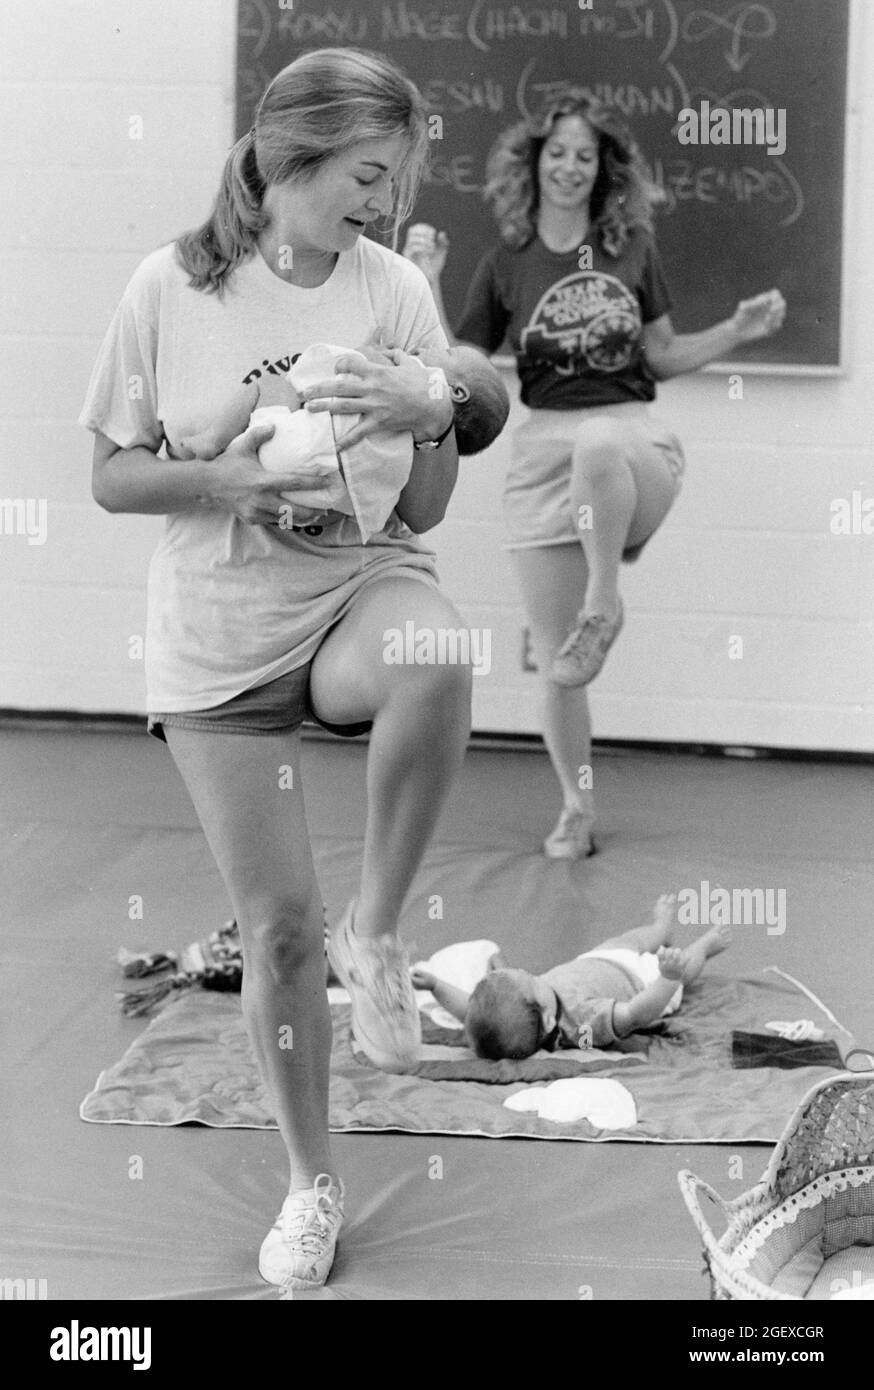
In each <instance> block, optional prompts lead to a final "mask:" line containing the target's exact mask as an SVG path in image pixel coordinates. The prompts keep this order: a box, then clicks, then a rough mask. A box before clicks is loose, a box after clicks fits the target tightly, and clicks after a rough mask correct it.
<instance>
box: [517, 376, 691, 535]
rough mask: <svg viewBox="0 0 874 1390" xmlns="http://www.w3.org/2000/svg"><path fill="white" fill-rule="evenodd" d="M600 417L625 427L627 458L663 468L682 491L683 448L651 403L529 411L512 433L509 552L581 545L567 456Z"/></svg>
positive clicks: (630, 402)
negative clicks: (657, 464)
mask: <svg viewBox="0 0 874 1390" xmlns="http://www.w3.org/2000/svg"><path fill="white" fill-rule="evenodd" d="M604 418H609V419H614V420H618V421H621V422H622V423H623V424H624V425H625V426H626V429H627V448H628V453H629V457H630V458H633V459H635V460H646V459H651V460H653V461H655V462H658V463H663V464H667V466H668V468H669V469H670V472H671V477H672V478H673V481H674V489H675V492H677V493H678V492H679V491H680V487H681V484H682V480H683V473H684V471H685V467H686V460H685V456H684V454H683V446H682V445H681V443H680V441H679V439H678V438H677V436H676V434H675V433H674V431H673V430H672V429H671V428H670V426H669V425H667V424H666V423H665V421H664V420H661V419H659V417H658V416H657V415H656V414H655V413H654V411H653V408H652V405H651V404H650V402H649V401H626V402H623V403H622V404H620V405H600V406H590V407H588V408H587V409H585V410H531V411H529V412H528V418H527V419H526V420H524V421H523V423H522V424H521V425H519V426H517V428H516V429H515V430H514V431H513V434H512V442H511V452H510V467H509V468H508V470H507V479H506V482H505V484H504V521H505V524H506V527H507V532H508V538H507V542H506V546H505V548H506V549H507V550H526V549H529V548H531V547H534V546H541V545H567V544H568V543H569V542H570V541H576V542H578V541H579V539H580V533H579V530H578V528H577V517H576V516H575V515H574V510H573V505H572V503H571V496H570V483H571V453H572V451H573V447H574V444H575V442H576V439H577V434H578V432H579V431H580V430H581V429H582V428H583V427H584V426H585V425H586V424H587V423H589V422H590V421H593V420H598V419H604ZM646 543H647V542H646V541H643V542H641V544H640V545H638V546H635V547H634V548H633V550H628V551H626V552H625V555H624V557H623V558H624V559H626V560H636V559H637V557H638V555H639V554H640V552H641V551H642V550H643V547H644V546H645V545H646Z"/></svg>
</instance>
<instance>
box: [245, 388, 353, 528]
mask: <svg viewBox="0 0 874 1390" xmlns="http://www.w3.org/2000/svg"><path fill="white" fill-rule="evenodd" d="M249 423H250V425H273V426H274V431H273V436H272V438H270V439H268V440H267V441H266V442H265V443H264V444H262V445H261V447H260V449H259V450H258V461H259V462H260V464H261V467H262V468H266V469H267V470H268V471H269V472H271V473H292V472H301V473H305V472H315V470H317V469H323V468H326V469H330V471H331V473H332V474H333V476H332V477H331V478H330V479H329V481H328V482H327V483H326V484H325V483H322V484H321V485H320V486H318V487H312V488H300V489H296V490H295V491H294V492H283V493H282V494H281V496H283V497H286V498H287V499H288V501H289V502H291V503H292V520H293V519H294V504H295V503H297V505H298V506H299V507H309V508H311V509H312V510H313V511H319V512H327V511H335V512H345V513H346V515H347V516H354V514H355V513H354V508H353V506H352V499H351V498H350V496H349V491H348V489H347V487H346V483H345V480H344V478H343V474H342V472H341V470H340V461H339V459H338V458H337V444H336V441H335V439H334V430H333V427H332V424H331V416H330V415H328V414H327V413H325V414H321V413H316V414H311V413H310V412H309V411H307V410H289V408H288V406H287V405H269V406H259V408H258V409H257V410H253V411H252V416H251V419H250V421H249Z"/></svg>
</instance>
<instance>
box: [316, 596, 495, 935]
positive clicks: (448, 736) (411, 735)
mask: <svg viewBox="0 0 874 1390" xmlns="http://www.w3.org/2000/svg"><path fill="white" fill-rule="evenodd" d="M409 621H412V622H413V623H414V624H415V629H416V630H417V631H421V630H423V629H425V628H430V629H432V630H433V631H434V632H435V633H436V632H437V631H438V630H439V629H441V628H443V629H456V630H458V629H460V628H462V627H464V626H465V624H464V623H463V621H462V619H461V617H460V616H459V614H458V613H457V612H456V610H455V609H454V608H453V607H452V605H451V604H450V603H449V602H448V600H447V599H445V598H444V597H443V595H442V594H440V593H439V591H437V590H436V589H432V588H431V587H430V586H429V585H426V584H422V583H420V582H418V581H417V580H415V579H405V578H391V577H386V578H385V579H381V580H379V581H378V582H375V583H373V584H372V585H370V586H369V587H367V588H366V589H364V590H362V591H361V593H360V595H359V597H358V598H357V599H356V601H355V603H354V605H353V607H352V608H351V610H350V611H349V612H348V613H347V614H346V615H345V617H343V618H342V619H341V621H340V622H339V623H338V624H337V626H336V627H335V628H333V629H332V631H331V632H330V633H329V634H328V636H327V637H326V639H325V641H324V642H323V643H322V645H321V647H320V648H319V650H318V652H317V653H316V656H315V658H314V660H313V666H312V673H311V678H310V696H311V699H312V703H313V708H314V709H315V711H316V713H317V714H318V715H319V716H320V718H322V719H324V720H325V721H326V722H328V723H331V724H350V723H357V722H359V721H363V720H368V719H371V720H373V731H372V733H371V735H370V748H369V751H368V758H367V826H366V830H365V837H364V857H363V863H362V870H361V888H360V892H359V895H358V901H357V906H356V910H355V934H356V936H360V937H364V938H368V937H371V938H373V937H378V936H381V935H383V934H385V933H391V932H396V931H397V924H398V918H399V916H400V912H401V907H402V905H403V902H404V898H405V897H406V894H407V891H408V889H409V887H410V884H411V883H412V881H413V877H414V875H415V873H416V870H417V869H418V867H419V863H420V862H421V858H422V855H423V853H424V851H425V848H426V846H427V844H428V841H429V839H430V837H431V834H432V831H433V829H434V826H435V824H436V822H437V817H438V816H439V814H440V810H441V808H442V806H443V803H444V801H445V799H446V794H447V792H448V791H449V787H450V785H451V783H452V779H453V778H454V776H455V774H456V772H457V771H458V769H459V767H460V766H461V762H462V759H463V757H464V751H465V748H466V746H467V739H468V735H469V732H470V694H471V667H470V666H464V665H449V664H446V665H439V664H435V665H414V664H410V665H394V664H389V663H387V662H386V661H385V653H386V647H387V640H388V639H387V634H388V633H389V631H390V630H391V629H400V631H401V632H403V631H404V630H405V626H404V625H405V623H407V622H409Z"/></svg>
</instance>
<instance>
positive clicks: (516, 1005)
mask: <svg viewBox="0 0 874 1390" xmlns="http://www.w3.org/2000/svg"><path fill="white" fill-rule="evenodd" d="M555 1013H556V1008H555V993H554V991H553V990H552V989H551V988H550V986H549V985H547V984H545V983H544V982H543V981H542V980H539V979H538V978H537V977H536V976H535V975H529V973H528V971H527V970H492V971H490V972H489V974H488V975H486V977H485V979H483V980H480V982H479V984H478V985H477V987H476V989H475V990H474V991H473V994H472V995H471V996H470V1000H469V1003H468V1006H467V1013H466V1015H465V1019H464V1026H465V1028H466V1030H467V1036H468V1038H469V1039H470V1045H471V1047H472V1048H473V1050H474V1052H475V1053H476V1055H477V1056H478V1057H488V1058H490V1059H491V1060H492V1061H495V1062H497V1061H500V1059H501V1058H502V1057H510V1058H513V1059H515V1060H519V1059H521V1058H524V1057H530V1056H531V1055H532V1054H533V1053H535V1052H537V1050H538V1049H539V1048H541V1047H543V1046H544V1045H545V1044H548V1043H549V1042H550V1040H552V1041H553V1042H554V1031H555Z"/></svg>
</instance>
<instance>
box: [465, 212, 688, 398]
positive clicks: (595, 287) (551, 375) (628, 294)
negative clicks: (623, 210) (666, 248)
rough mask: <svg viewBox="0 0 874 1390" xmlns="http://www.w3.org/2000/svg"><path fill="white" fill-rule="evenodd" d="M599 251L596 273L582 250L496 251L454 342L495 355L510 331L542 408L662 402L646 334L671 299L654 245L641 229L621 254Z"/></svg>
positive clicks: (473, 286)
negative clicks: (644, 347)
mask: <svg viewBox="0 0 874 1390" xmlns="http://www.w3.org/2000/svg"><path fill="white" fill-rule="evenodd" d="M591 251H592V258H591V259H592V269H591V270H588V269H587V270H581V269H580V268H579V267H580V253H579V251H578V250H575V251H567V252H557V251H550V250H549V249H548V247H546V246H545V245H544V244H543V242H542V241H541V240H540V238H539V237H535V239H534V240H533V241H532V242H530V243H529V245H528V246H526V247H525V248H524V250H522V251H510V250H509V249H508V248H507V247H504V246H498V247H496V248H495V249H494V250H492V251H489V252H488V253H487V254H486V255H485V256H484V257H483V259H482V260H481V261H480V263H479V265H478V267H477V269H476V271H475V273H474V277H473V279H472V280H471V283H470V289H469V290H468V295H467V301H466V303H465V306H464V312H463V314H462V318H461V322H460V323H459V324H458V327H457V329H456V336H457V337H458V338H459V339H461V340H462V341H464V342H469V343H475V344H476V346H477V347H480V348H482V349H483V351H485V352H489V353H492V352H496V351H497V349H498V348H499V347H500V346H501V343H502V342H503V341H504V337H505V335H507V334H509V339H510V342H511V344H512V348H513V352H514V353H515V355H516V364H517V368H518V371H519V378H520V380H521V383H522V401H523V403H524V404H525V405H528V406H531V408H532V409H534V410H538V409H540V410H578V409H580V408H581V407H583V406H593V405H613V404H615V403H616V402H620V401H631V400H643V401H651V400H653V399H654V397H655V383H654V380H653V377H652V375H651V373H650V372H649V370H648V368H647V365H646V360H645V358H644V357H643V354H642V351H641V331H642V328H643V325H644V324H645V323H650V322H651V321H652V320H653V319H657V318H660V317H661V316H662V314H666V313H667V312H668V310H669V309H670V307H671V301H670V296H669V294H668V290H667V286H666V285H665V281H664V277H663V275H662V270H661V265H660V264H659V259H658V253H657V251H656V248H655V244H654V242H653V239H652V237H651V236H650V235H649V233H647V232H644V231H642V230H640V229H635V230H634V231H632V233H631V235H630V237H629V239H628V242H627V243H626V245H625V247H624V249H623V251H622V253H621V255H619V256H616V257H614V256H608V255H607V254H606V253H605V252H604V251H603V250H602V249H601V247H600V245H597V244H596V245H594V246H592V248H591Z"/></svg>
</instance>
